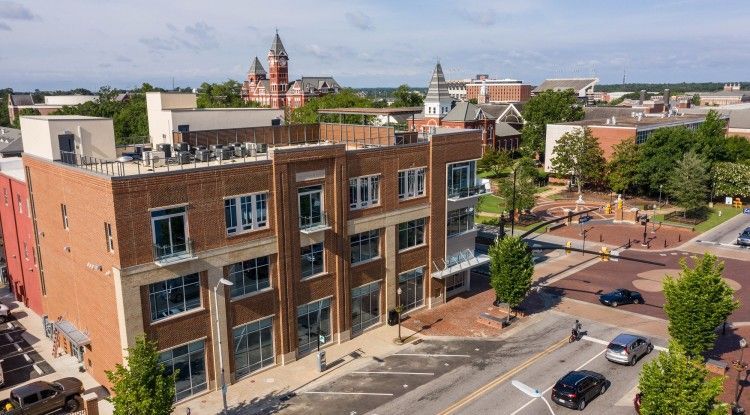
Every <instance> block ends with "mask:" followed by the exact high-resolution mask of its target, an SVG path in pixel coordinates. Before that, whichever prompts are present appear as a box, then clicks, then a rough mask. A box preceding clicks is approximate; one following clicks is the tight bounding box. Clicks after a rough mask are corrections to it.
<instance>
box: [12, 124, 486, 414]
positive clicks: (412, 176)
mask: <svg viewBox="0 0 750 415" xmlns="http://www.w3.org/2000/svg"><path fill="white" fill-rule="evenodd" d="M37 118H38V119H37V120H32V122H31V123H30V122H29V121H26V118H24V119H23V120H24V121H26V122H22V128H24V132H23V139H24V142H26V141H27V140H29V141H37V142H39V141H46V142H48V143H51V147H52V154H49V153H47V152H46V151H38V150H34V149H33V148H32V150H31V151H27V152H26V153H25V154H24V163H25V168H26V174H27V177H28V178H29V182H28V183H29V188H30V189H31V205H32V209H33V211H34V212H35V213H36V214H35V226H36V228H37V235H38V238H39V240H38V246H39V253H40V254H41V255H40V271H41V277H42V281H43V287H46V288H45V292H44V295H45V296H44V302H45V311H46V313H47V315H48V316H49V324H50V327H52V328H53V330H50V331H51V332H53V333H54V335H55V336H62V338H63V341H62V343H61V344H62V346H63V348H65V349H66V350H67V351H69V352H70V353H73V354H74V355H77V356H79V358H80V359H81V361H82V362H83V363H84V367H85V368H86V370H88V371H90V372H91V373H92V375H93V376H94V377H95V378H96V379H97V380H98V381H100V382H102V383H104V384H107V381H106V379H105V376H104V370H107V369H111V368H112V367H113V366H114V365H115V364H116V363H119V362H121V361H122V358H123V349H124V348H127V347H128V346H130V345H132V344H133V342H134V341H135V338H136V336H137V335H139V334H144V333H145V335H146V336H147V337H148V338H151V339H153V340H155V341H156V342H157V344H158V347H159V349H160V351H161V359H162V361H163V362H165V364H166V365H167V367H168V368H169V369H170V370H171V369H172V368H175V369H180V375H179V380H178V383H177V388H178V390H177V399H178V400H182V399H188V398H189V397H191V396H193V395H195V394H198V393H200V392H202V391H204V390H207V389H214V388H217V387H218V386H219V385H220V382H218V381H217V380H218V379H220V376H221V375H220V371H219V370H218V361H219V356H220V354H221V356H222V357H223V361H224V362H225V366H226V369H225V372H224V373H225V376H226V379H227V381H229V382H234V381H236V380H237V379H239V378H241V377H244V376H246V375H247V374H249V373H254V372H256V371H258V370H262V369H264V368H267V367H270V366H273V365H281V364H287V363H289V362H292V361H295V360H296V359H299V358H301V357H302V356H305V355H307V354H309V353H311V352H312V351H314V350H315V348H316V346H317V341H318V339H319V338H320V337H319V335H320V336H323V339H324V344H323V346H325V345H327V344H329V343H330V342H344V341H346V340H348V339H350V338H352V337H354V336H357V335H358V334H360V333H362V332H363V331H364V330H367V329H368V328H370V327H373V326H376V325H379V324H384V322H385V320H386V316H387V311H388V310H391V309H393V308H394V307H395V306H396V304H398V303H400V304H402V305H403V306H404V307H405V310H406V312H407V313H408V312H410V311H411V310H414V309H417V308H420V307H434V306H437V305H439V304H441V303H443V302H444V301H446V298H448V297H450V296H452V295H455V294H456V293H460V292H461V291H463V290H466V289H468V287H469V285H470V283H471V282H470V273H469V269H470V268H471V267H474V266H477V265H480V264H482V263H486V262H487V261H488V260H489V259H488V258H487V257H486V256H485V255H477V256H475V255H474V238H475V235H476V229H475V228H474V223H473V218H474V214H473V209H474V205H475V203H476V200H477V197H478V196H479V194H481V193H482V191H481V188H480V187H479V186H477V182H478V181H477V178H476V171H475V167H476V166H475V160H476V159H478V158H479V157H480V156H481V148H482V146H481V132H480V131H476V130H459V129H456V130H451V131H450V132H449V133H445V134H433V135H429V134H427V135H422V136H419V135H418V134H416V133H413V132H412V133H405V134H404V133H402V134H397V133H395V131H394V129H393V128H390V127H373V126H366V125H342V124H310V125H295V126H267V127H252V128H241V129H228V130H215V131H190V132H188V133H182V132H176V133H174V136H173V137H174V138H173V139H174V142H175V143H176V145H177V146H178V148H185V147H184V146H183V145H182V144H177V143H190V146H196V147H197V146H199V145H200V144H201V143H205V142H211V143H213V145H214V146H215V147H214V149H213V154H214V157H216V158H214V157H209V158H207V159H205V160H206V161H201V160H204V159H203V158H200V157H199V156H198V155H199V154H200V152H202V151H208V149H201V148H199V149H198V150H197V151H195V158H193V156H192V155H191V154H190V153H187V154H186V155H185V157H186V159H185V160H183V159H182V157H177V158H175V159H174V160H168V162H167V163H166V164H161V165H153V164H152V165H141V164H137V163H136V162H120V161H112V160H111V159H109V160H107V161H105V160H103V158H100V157H96V156H95V157H84V156H91V155H92V154H91V151H92V149H93V148H95V147H100V146H101V144H102V143H99V142H98V140H96V139H94V140H93V141H86V140H80V139H79V137H77V136H76V137H73V140H74V145H73V147H74V148H75V149H76V150H75V151H74V153H75V154H73V155H72V156H71V154H70V153H69V152H61V151H60V150H59V148H62V147H68V145H67V144H65V141H66V140H69V137H68V136H67V135H66V134H65V131H64V130H65V129H66V128H65V127H64V126H58V125H55V124H54V122H55V121H59V120H47V121H45V120H44V117H37ZM34 122H36V123H42V124H43V123H48V124H49V125H47V127H48V128H46V129H43V128H34V127H35V126H34V125H33V123H34ZM70 122H76V123H79V124H80V128H79V129H78V130H81V131H88V130H90V129H89V128H88V127H87V123H93V122H95V121H94V120H86V119H76V120H71V121H70ZM110 123H111V121H110ZM27 129H28V132H27ZM32 131H33V132H34V133H33V134H32ZM236 141H242V142H244V143H246V144H245V145H244V146H239V145H237V146H233V147H230V146H229V144H230V143H235V142H236ZM58 142H59V143H60V144H58ZM217 143H218V144H217ZM27 147H28V146H27ZM32 147H33V146H32ZM105 147H106V146H105ZM45 148H46V147H45ZM230 148H231V150H229V149H230ZM241 149H244V150H241ZM226 151H228V152H226ZM180 163H182V164H180ZM63 207H64V208H63ZM61 209H63V210H62V212H61ZM41 258H43V260H41ZM222 278H225V279H228V280H229V281H231V282H232V283H233V285H232V286H224V285H221V284H220V280H221V279H222ZM215 287H216V288H215ZM399 288H400V289H401V294H400V295H399V294H397V292H398V289H399ZM214 290H215V291H214ZM212 291H213V293H212ZM215 298H216V299H217V300H218V301H215ZM217 319H218V321H219V324H218V330H219V331H220V333H221V338H222V340H223V341H222V342H221V344H222V348H221V350H219V348H218V347H216V345H217V344H218V342H217V340H216V338H215V333H216V332H217V323H216V322H217ZM55 330H57V331H55Z"/></svg>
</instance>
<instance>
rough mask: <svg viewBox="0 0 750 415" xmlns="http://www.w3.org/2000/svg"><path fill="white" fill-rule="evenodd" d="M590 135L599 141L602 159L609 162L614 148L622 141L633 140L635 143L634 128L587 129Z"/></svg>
mask: <svg viewBox="0 0 750 415" xmlns="http://www.w3.org/2000/svg"><path fill="white" fill-rule="evenodd" d="M589 128H590V129H591V134H592V135H593V136H594V137H596V138H597V139H598V140H599V145H600V146H601V148H602V151H603V152H604V158H605V159H607V160H609V159H610V158H611V157H612V153H613V151H614V146H615V145H617V144H620V143H621V142H622V141H623V140H626V139H628V140H633V141H634V142H635V128H634V127H617V128H607V127H597V126H592V127H589Z"/></svg>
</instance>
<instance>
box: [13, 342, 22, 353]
mask: <svg viewBox="0 0 750 415" xmlns="http://www.w3.org/2000/svg"><path fill="white" fill-rule="evenodd" d="M13 345H14V346H16V351H18V352H21V351H23V347H21V346H19V345H18V343H13Z"/></svg>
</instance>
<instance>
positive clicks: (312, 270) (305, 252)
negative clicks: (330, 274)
mask: <svg viewBox="0 0 750 415" xmlns="http://www.w3.org/2000/svg"><path fill="white" fill-rule="evenodd" d="M324 251H325V249H324V248H323V242H319V243H317V244H312V245H308V246H303V247H302V255H301V265H302V278H306V277H311V276H313V275H317V274H320V273H322V272H323V271H324V270H325V264H324V259H323V257H324V255H323V254H324Z"/></svg>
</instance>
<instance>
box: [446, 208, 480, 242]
mask: <svg viewBox="0 0 750 415" xmlns="http://www.w3.org/2000/svg"><path fill="white" fill-rule="evenodd" d="M472 229H474V208H473V207H471V206H469V207H465V208H461V209H456V210H451V211H450V212H448V226H447V234H448V236H453V235H458V234H460V233H464V232H468V231H470V230H472Z"/></svg>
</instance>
